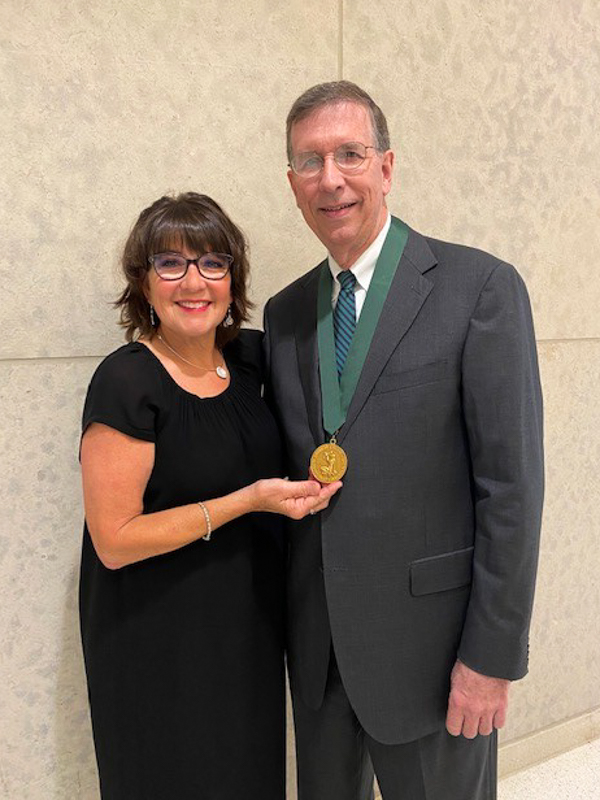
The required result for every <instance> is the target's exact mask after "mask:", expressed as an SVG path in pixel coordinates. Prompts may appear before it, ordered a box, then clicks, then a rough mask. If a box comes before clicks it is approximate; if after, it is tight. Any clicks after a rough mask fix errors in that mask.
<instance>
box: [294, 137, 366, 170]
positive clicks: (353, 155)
mask: <svg viewBox="0 0 600 800" xmlns="http://www.w3.org/2000/svg"><path fill="white" fill-rule="evenodd" d="M367 150H377V148H376V147H374V146H373V145H372V144H362V143H361V142H346V143H345V144H341V145H340V146H339V147H336V149H335V150H334V151H333V152H331V153H325V154H324V155H321V153H316V152H314V151H311V152H307V153H297V154H296V155H295V156H294V157H293V158H292V159H291V160H290V163H289V166H290V167H291V168H292V169H293V170H294V172H295V173H296V175H299V176H300V177H301V178H313V177H314V176H315V175H318V174H319V173H320V172H321V170H322V169H323V166H324V165H325V158H326V157H327V156H332V157H333V160H334V162H335V164H336V166H337V168H338V169H340V170H341V171H342V172H354V171H355V170H357V169H359V168H360V167H362V165H363V164H364V163H365V161H366V159H367V158H368V153H367Z"/></svg>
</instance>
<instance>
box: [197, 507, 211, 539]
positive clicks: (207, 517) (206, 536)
mask: <svg viewBox="0 0 600 800" xmlns="http://www.w3.org/2000/svg"><path fill="white" fill-rule="evenodd" d="M198 505H199V506H200V508H201V509H202V513H203V514H204V519H205V520H206V533H205V534H204V536H203V537H202V541H203V542H208V541H209V540H210V535H211V533H212V525H211V523H210V514H209V513H208V509H207V507H206V506H205V505H204V503H203V502H202V501H201V500H198Z"/></svg>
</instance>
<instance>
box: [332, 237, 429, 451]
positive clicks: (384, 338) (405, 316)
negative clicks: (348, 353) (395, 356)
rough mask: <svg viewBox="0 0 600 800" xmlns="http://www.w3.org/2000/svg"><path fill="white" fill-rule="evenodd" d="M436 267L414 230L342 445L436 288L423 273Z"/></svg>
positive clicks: (354, 403)
mask: <svg viewBox="0 0 600 800" xmlns="http://www.w3.org/2000/svg"><path fill="white" fill-rule="evenodd" d="M435 264H436V260H435V257H434V255H433V253H432V252H431V250H430V248H429V245H428V244H427V242H426V241H425V239H424V238H423V237H422V236H421V235H420V234H418V233H416V232H415V231H413V230H411V231H410V233H409V237H408V241H407V243H406V247H405V249H404V253H403V254H402V258H401V259H400V263H399V264H398V268H397V270H396V275H395V276H394V280H393V282H392V285H391V286H390V290H389V293H388V296H387V299H386V301H385V304H384V306H383V309H382V311H381V316H380V318H379V322H378V324H377V328H376V329H375V333H374V335H373V340H372V342H371V346H370V348H369V352H368V353H367V357H366V359H365V363H364V366H363V369H362V372H361V374H360V378H359V381H358V384H357V387H356V391H355V392H354V396H353V398H352V401H351V403H350V407H349V408H348V414H347V416H346V422H345V423H344V425H343V427H342V430H341V431H340V434H339V437H338V440H339V442H340V443H341V442H343V440H344V438H345V437H346V435H347V433H348V431H349V429H350V427H351V426H352V423H353V422H354V420H355V419H356V417H357V416H358V414H359V413H360V411H361V409H362V407H363V406H364V404H365V403H366V401H367V399H368V397H369V395H370V394H371V391H372V389H373V386H374V384H375V382H376V381H377V379H378V377H379V376H380V374H381V372H382V370H383V369H384V367H385V365H386V364H387V362H388V360H389V358H390V356H391V355H392V353H393V352H394V350H395V349H396V347H397V346H398V344H399V343H400V341H401V340H402V338H403V337H404V336H405V334H406V333H407V331H408V330H409V328H410V326H411V325H412V323H413V321H414V320H415V318H416V316H417V314H418V313H419V311H420V310H421V307H422V305H423V303H424V302H425V300H426V299H427V296H428V295H429V292H430V291H431V289H432V288H433V283H432V282H431V281H430V280H429V279H428V278H426V277H425V276H424V275H423V273H424V272H426V271H427V270H429V269H431V267H434V266H435Z"/></svg>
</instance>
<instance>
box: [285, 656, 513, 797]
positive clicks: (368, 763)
mask: <svg viewBox="0 0 600 800" xmlns="http://www.w3.org/2000/svg"><path fill="white" fill-rule="evenodd" d="M292 700H293V704H294V725H295V730H296V753H297V763H298V800H373V798H374V792H373V778H374V776H376V777H377V782H378V783H379V787H380V790H381V795H382V797H383V800H496V785H497V749H498V748H497V737H496V732H495V731H494V733H493V734H492V735H491V736H477V737H476V738H475V739H473V740H468V739H465V738H464V737H463V736H459V737H453V736H450V734H448V733H447V732H446V730H445V729H444V730H440V731H438V732H436V733H433V734H430V735H429V736H424V737H423V738H421V739H417V740H415V741H413V742H407V743H406V744H398V745H385V744H381V743H380V742H376V741H375V739H373V738H371V737H370V736H369V735H368V734H367V733H366V732H365V731H364V730H363V729H362V727H361V725H360V723H359V722H358V719H357V718H356V715H355V713H354V711H353V710H352V707H351V705H350V703H349V701H348V697H347V695H346V692H345V690H344V687H343V684H342V680H341V678H340V674H339V671H338V668H337V664H336V660H335V657H334V655H333V650H332V651H331V658H330V664H329V673H328V677H327V687H326V689H325V697H324V699H323V703H322V705H321V707H320V708H319V709H318V710H317V711H314V710H313V709H310V708H308V707H307V706H306V705H304V703H303V702H302V700H301V699H300V698H299V697H298V696H297V695H296V694H295V692H294V690H293V687H292Z"/></svg>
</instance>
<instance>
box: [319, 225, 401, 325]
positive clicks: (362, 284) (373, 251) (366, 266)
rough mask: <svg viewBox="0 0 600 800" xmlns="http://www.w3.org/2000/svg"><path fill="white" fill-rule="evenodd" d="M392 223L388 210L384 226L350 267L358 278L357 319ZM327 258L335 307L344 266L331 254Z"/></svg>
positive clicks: (355, 288) (356, 294)
mask: <svg viewBox="0 0 600 800" xmlns="http://www.w3.org/2000/svg"><path fill="white" fill-rule="evenodd" d="M391 224H392V216H391V214H390V213H389V212H388V215H387V219H386V221H385V223H384V225H383V228H382V229H381V230H380V231H379V233H378V234H377V237H376V238H375V239H374V240H373V242H371V244H370V245H369V246H368V247H367V249H366V250H365V252H364V253H361V255H360V256H359V257H358V258H357V259H356V261H355V262H354V264H352V265H351V267H350V269H351V271H352V272H353V273H354V277H355V278H356V285H355V287H354V294H355V297H356V320H357V321H358V318H359V317H360V312H361V311H362V307H363V305H364V302H365V299H366V296H367V292H368V291H369V286H370V284H371V279H372V278H373V273H374V272H375V265H376V264H377V259H378V258H379V255H380V253H381V250H382V249H383V243H384V242H385V237H386V236H387V235H388V231H389V229H390V225H391ZM327 260H328V263H329V269H330V270H331V274H332V276H333V287H332V291H331V305H332V306H333V307H334V308H335V304H336V303H337V298H338V294H339V293H340V284H339V283H338V281H337V280H336V278H337V276H338V275H339V274H340V272H342V271H343V270H342V268H341V267H340V265H339V264H338V263H337V261H336V260H335V259H334V257H333V256H332V255H331V253H328V255H327Z"/></svg>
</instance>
